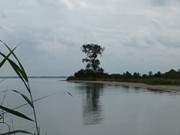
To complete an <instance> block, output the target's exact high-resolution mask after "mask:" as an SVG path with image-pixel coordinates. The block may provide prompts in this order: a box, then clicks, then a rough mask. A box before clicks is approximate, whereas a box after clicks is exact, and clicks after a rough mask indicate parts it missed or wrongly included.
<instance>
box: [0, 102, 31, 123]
mask: <svg viewBox="0 0 180 135" xmlns="http://www.w3.org/2000/svg"><path fill="white" fill-rule="evenodd" d="M0 109H2V110H4V111H6V112H8V113H10V114H13V115H15V116H18V117H20V118H23V119H26V120H29V121H33V120H32V119H31V118H29V117H28V116H26V115H25V114H23V113H21V112H18V111H16V110H13V109H10V108H7V107H4V106H2V105H0Z"/></svg>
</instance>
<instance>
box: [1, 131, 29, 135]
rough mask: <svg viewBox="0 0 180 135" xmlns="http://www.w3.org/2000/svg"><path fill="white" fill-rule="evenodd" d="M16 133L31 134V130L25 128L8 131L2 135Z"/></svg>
mask: <svg viewBox="0 0 180 135" xmlns="http://www.w3.org/2000/svg"><path fill="white" fill-rule="evenodd" d="M16 133H23V134H31V135H32V133H31V132H28V131H25V130H14V131H10V132H6V133H0V135H11V134H16Z"/></svg>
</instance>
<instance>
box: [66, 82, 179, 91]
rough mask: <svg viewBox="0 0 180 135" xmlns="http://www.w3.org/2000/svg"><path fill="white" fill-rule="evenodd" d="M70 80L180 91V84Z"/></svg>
mask: <svg viewBox="0 0 180 135" xmlns="http://www.w3.org/2000/svg"><path fill="white" fill-rule="evenodd" d="M69 82H74V83H97V84H107V85H119V86H126V87H134V88H144V89H149V90H157V91H167V92H172V91H179V92H180V86H177V85H149V84H144V83H132V82H113V81H81V80H71V81H69Z"/></svg>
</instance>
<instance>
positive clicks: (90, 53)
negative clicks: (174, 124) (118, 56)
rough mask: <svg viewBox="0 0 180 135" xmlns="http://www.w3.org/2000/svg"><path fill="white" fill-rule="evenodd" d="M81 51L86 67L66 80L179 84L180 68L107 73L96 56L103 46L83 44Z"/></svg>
mask: <svg viewBox="0 0 180 135" xmlns="http://www.w3.org/2000/svg"><path fill="white" fill-rule="evenodd" d="M81 49H82V52H84V53H85V55H86V57H85V58H83V59H82V62H83V63H86V68H85V69H81V70H79V71H77V72H75V73H74V75H73V76H70V77H68V80H93V81H96V80H97V81H120V82H140V83H147V84H170V85H171V84H172V85H176V84H177V85H180V70H178V71H176V70H174V69H171V70H170V71H168V72H165V73H161V72H160V71H159V72H157V73H153V72H152V71H150V72H149V73H148V74H141V73H139V72H134V73H130V72H128V71H126V72H124V73H122V74H108V73H105V72H104V69H103V68H102V67H100V60H99V59H98V56H99V55H100V56H101V55H102V53H103V51H104V48H103V47H101V46H100V45H98V44H85V45H83V46H82V48H81Z"/></svg>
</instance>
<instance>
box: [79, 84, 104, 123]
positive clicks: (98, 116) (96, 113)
mask: <svg viewBox="0 0 180 135" xmlns="http://www.w3.org/2000/svg"><path fill="white" fill-rule="evenodd" d="M103 87H104V85H103V84H84V85H82V86H79V87H78V88H79V90H81V92H82V93H83V94H82V95H83V121H84V124H85V125H96V124H100V123H101V122H102V120H103V109H102V104H101V101H100V97H101V94H102V93H103Z"/></svg>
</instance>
